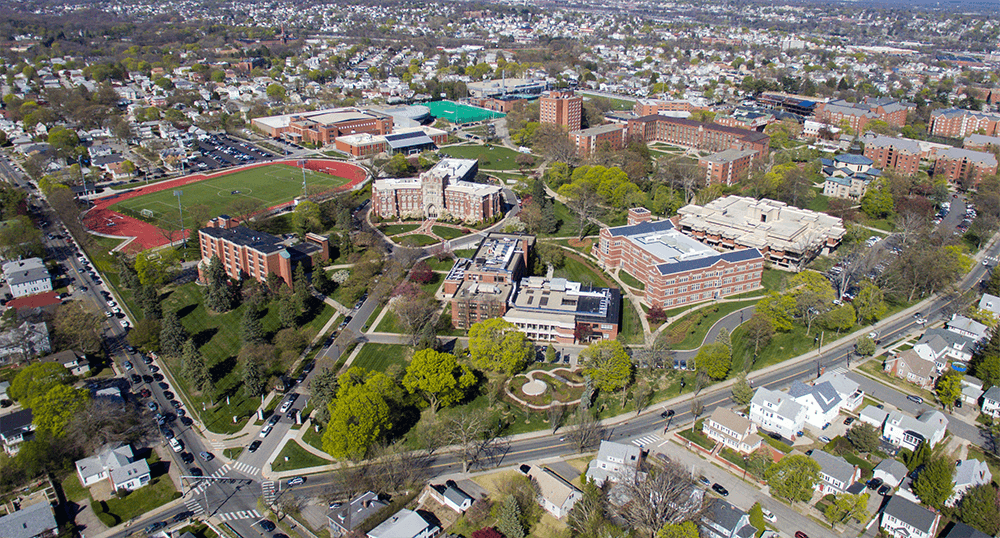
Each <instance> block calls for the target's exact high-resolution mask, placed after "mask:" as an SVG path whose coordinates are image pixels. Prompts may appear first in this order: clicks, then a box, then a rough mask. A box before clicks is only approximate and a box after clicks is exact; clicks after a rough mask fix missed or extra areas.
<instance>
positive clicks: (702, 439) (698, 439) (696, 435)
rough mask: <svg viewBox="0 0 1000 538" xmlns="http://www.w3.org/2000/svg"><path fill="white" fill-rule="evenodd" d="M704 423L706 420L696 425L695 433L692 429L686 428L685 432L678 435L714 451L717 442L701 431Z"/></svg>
mask: <svg viewBox="0 0 1000 538" xmlns="http://www.w3.org/2000/svg"><path fill="white" fill-rule="evenodd" d="M704 423H705V419H701V420H699V421H698V422H696V423H695V425H694V431H691V428H684V429H683V430H681V431H679V432H677V433H678V434H679V435H680V436H681V437H683V438H685V439H687V440H688V441H691V442H693V443H694V444H696V445H698V446H700V447H702V448H704V449H707V450H712V448H714V447H715V441H713V440H711V439H709V438H708V436H707V435H705V434H704V433H703V432H702V431H701V427H702V424H704Z"/></svg>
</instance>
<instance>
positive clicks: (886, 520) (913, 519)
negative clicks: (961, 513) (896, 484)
mask: <svg viewBox="0 0 1000 538" xmlns="http://www.w3.org/2000/svg"><path fill="white" fill-rule="evenodd" d="M940 521H941V514H937V513H934V512H931V511H930V510H928V509H926V508H924V507H922V506H920V505H919V504H917V503H915V502H913V501H909V500H906V499H904V498H903V497H901V496H899V495H893V496H892V497H890V498H889V502H888V503H886V505H885V510H883V511H882V518H881V520H880V521H879V528H881V529H882V530H883V531H885V532H886V533H887V534H888V535H889V536H892V538H931V537H932V536H934V534H935V533H936V532H937V527H938V523H939V522H940Z"/></svg>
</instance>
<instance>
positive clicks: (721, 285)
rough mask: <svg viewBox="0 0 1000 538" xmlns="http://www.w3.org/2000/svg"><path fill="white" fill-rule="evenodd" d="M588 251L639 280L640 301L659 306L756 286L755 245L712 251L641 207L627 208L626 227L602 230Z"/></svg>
mask: <svg viewBox="0 0 1000 538" xmlns="http://www.w3.org/2000/svg"><path fill="white" fill-rule="evenodd" d="M594 254H595V255H596V256H597V259H598V261H599V262H600V264H601V266H602V267H604V268H607V269H610V270H613V269H622V270H624V271H626V272H627V273H629V274H630V275H632V276H633V277H635V278H636V279H637V280H639V281H640V282H642V283H643V285H645V295H644V296H643V298H642V301H643V303H645V304H648V305H650V306H658V307H662V308H673V307H675V306H682V305H688V304H693V303H698V302H702V301H709V300H712V299H718V298H722V297H726V296H729V295H734V294H738V293H744V292H747V291H752V290H757V289H760V279H761V274H762V272H763V267H764V257H763V256H762V255H761V253H760V251H758V250H757V249H744V250H733V251H729V252H721V253H720V252H717V251H715V250H714V249H712V248H711V247H709V246H707V245H704V244H702V243H700V242H699V241H697V240H695V239H693V238H691V237H688V236H687V235H685V234H683V233H681V231H680V230H678V229H676V228H675V227H674V223H673V222H671V221H669V220H661V221H652V214H651V213H650V212H649V210H647V209H645V208H633V209H630V210H629V216H628V224H627V225H626V226H618V227H615V228H603V229H602V230H601V234H600V241H599V242H598V244H597V245H595V247H594Z"/></svg>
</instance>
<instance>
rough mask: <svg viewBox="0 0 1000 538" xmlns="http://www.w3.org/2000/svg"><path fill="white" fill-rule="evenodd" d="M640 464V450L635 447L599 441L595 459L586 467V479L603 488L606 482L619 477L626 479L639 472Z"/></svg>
mask: <svg viewBox="0 0 1000 538" xmlns="http://www.w3.org/2000/svg"><path fill="white" fill-rule="evenodd" d="M640 463H642V449H641V448H639V447H637V446H635V445H626V444H622V443H615V442H613V441H601V448H600V449H598V451H597V457H596V458H594V459H593V460H591V461H590V465H588V466H587V478H589V479H590V480H592V481H593V482H594V483H595V484H597V485H598V486H603V485H604V482H605V481H606V480H609V479H610V480H611V481H612V482H615V481H617V480H616V479H617V478H619V477H623V478H627V477H629V476H631V475H632V474H634V473H636V472H637V471H638V470H639V465H640Z"/></svg>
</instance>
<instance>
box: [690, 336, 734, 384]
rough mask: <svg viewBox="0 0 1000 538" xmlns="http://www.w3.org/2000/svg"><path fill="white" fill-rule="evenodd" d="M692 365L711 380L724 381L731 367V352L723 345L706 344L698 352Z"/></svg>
mask: <svg viewBox="0 0 1000 538" xmlns="http://www.w3.org/2000/svg"><path fill="white" fill-rule="evenodd" d="M694 364H695V368H696V369H697V370H698V371H699V372H705V373H706V374H708V376H709V377H711V378H712V379H725V378H726V375H728V374H729V368H730V367H731V366H732V351H730V349H729V348H728V347H727V346H726V345H725V344H706V345H704V346H701V349H700V350H698V355H696V356H695V358H694Z"/></svg>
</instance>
